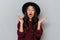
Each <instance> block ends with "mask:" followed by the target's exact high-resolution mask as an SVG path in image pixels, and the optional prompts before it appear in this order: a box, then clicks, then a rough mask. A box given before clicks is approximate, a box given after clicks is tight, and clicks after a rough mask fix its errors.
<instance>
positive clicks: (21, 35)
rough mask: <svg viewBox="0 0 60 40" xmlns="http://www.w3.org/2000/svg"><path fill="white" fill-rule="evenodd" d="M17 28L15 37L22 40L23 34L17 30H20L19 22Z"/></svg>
mask: <svg viewBox="0 0 60 40" xmlns="http://www.w3.org/2000/svg"><path fill="white" fill-rule="evenodd" d="M17 28H18V29H17V35H18V37H19V38H21V39H22V38H23V36H24V32H20V31H19V28H20V22H18V24H17Z"/></svg>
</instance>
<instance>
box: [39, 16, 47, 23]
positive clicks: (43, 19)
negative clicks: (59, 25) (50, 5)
mask: <svg viewBox="0 0 60 40" xmlns="http://www.w3.org/2000/svg"><path fill="white" fill-rule="evenodd" d="M46 19H47V18H46V17H44V18H42V19H39V21H38V23H39V24H40V23H42V22H44V21H45V20H46Z"/></svg>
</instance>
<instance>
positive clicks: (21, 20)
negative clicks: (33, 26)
mask: <svg viewBox="0 0 60 40" xmlns="http://www.w3.org/2000/svg"><path fill="white" fill-rule="evenodd" d="M17 19H18V21H20V23H23V19H22V18H20V16H19V15H17Z"/></svg>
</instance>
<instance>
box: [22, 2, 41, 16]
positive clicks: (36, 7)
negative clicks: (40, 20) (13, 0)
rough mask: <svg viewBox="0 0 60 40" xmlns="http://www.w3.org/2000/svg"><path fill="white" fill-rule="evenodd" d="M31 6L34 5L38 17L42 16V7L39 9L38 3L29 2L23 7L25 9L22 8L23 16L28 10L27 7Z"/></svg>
mask: <svg viewBox="0 0 60 40" xmlns="http://www.w3.org/2000/svg"><path fill="white" fill-rule="evenodd" d="M30 5H32V6H34V7H35V10H36V12H37V16H38V15H39V14H40V7H39V6H38V5H37V4H36V3H33V2H27V3H25V4H24V5H23V7H22V12H23V14H25V10H26V9H27V7H28V6H30Z"/></svg>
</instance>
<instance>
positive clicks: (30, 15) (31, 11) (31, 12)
mask: <svg viewBox="0 0 60 40" xmlns="http://www.w3.org/2000/svg"><path fill="white" fill-rule="evenodd" d="M34 13H35V10H34V8H33V6H28V8H27V15H28V17H29V18H30V19H32V17H33V16H34Z"/></svg>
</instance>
